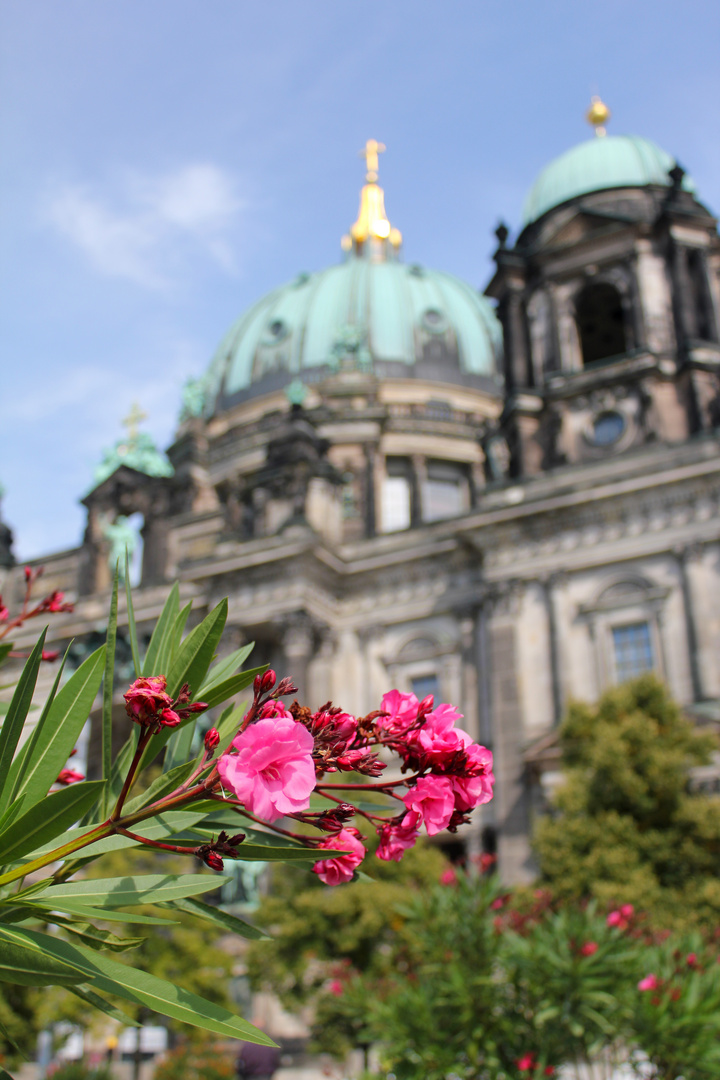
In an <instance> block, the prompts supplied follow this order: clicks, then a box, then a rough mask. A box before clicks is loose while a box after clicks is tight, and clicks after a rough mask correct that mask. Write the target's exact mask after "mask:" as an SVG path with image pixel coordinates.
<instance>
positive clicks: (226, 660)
mask: <svg viewBox="0 0 720 1080" xmlns="http://www.w3.org/2000/svg"><path fill="white" fill-rule="evenodd" d="M254 647H255V642H254V641H253V642H251V643H250V644H249V645H243V647H242V649H235V650H234V652H231V653H230V655H229V656H225V657H223V659H222V660H218V662H217V663H216V664H213V666H212V667H211V668H210V670H209V671H208V673H207V676H206V678H205V681H204V682H203V684H202V686H201V687H200V688H199V690H198V691H197V694H196V696H197V697H199V698H202V700H203V701H204V700H205V699H204V698H203V697H202V695H203V694H204V693H205V691H206V690H209V689H210V687H211V686H215V684H216V683H219V682H222V681H223V679H229V678H230V676H231V675H234V674H235V672H236V671H237V670H238V668H240V667H242V665H243V664H244V663H245V661H246V660H247V658H248V656H249V655H250V653H251V652H252V650H253V648H254Z"/></svg>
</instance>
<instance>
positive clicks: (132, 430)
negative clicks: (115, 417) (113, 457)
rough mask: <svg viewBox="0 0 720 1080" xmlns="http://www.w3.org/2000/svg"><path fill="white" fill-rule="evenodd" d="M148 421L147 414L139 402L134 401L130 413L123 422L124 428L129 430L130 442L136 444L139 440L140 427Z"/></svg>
mask: <svg viewBox="0 0 720 1080" xmlns="http://www.w3.org/2000/svg"><path fill="white" fill-rule="evenodd" d="M143 420H147V413H146V412H143V411H142V409H141V408H140V406H139V405H138V403H137V401H134V402H133V404H132V408H131V409H130V412H129V413H128V414H127V416H126V417H125V419H124V420H122V421H121V423H122V425H123V427H126V428H127V433H128V442H134V440H135V439H136V438H137V433H138V425H139V424H141V423H142V422H143Z"/></svg>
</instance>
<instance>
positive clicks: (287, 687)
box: [275, 676, 298, 697]
mask: <svg viewBox="0 0 720 1080" xmlns="http://www.w3.org/2000/svg"><path fill="white" fill-rule="evenodd" d="M297 689H298V688H297V686H296V685H295V683H294V682H293V681H292V679H290V678H288V677H287V676H286V677H285V678H284V679H281V680H280V682H279V683H278V685H277V689H276V690H275V697H285V695H286V694H297Z"/></svg>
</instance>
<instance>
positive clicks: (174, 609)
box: [143, 581, 180, 676]
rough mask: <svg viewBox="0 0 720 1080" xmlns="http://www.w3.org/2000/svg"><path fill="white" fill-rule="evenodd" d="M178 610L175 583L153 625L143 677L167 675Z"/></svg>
mask: <svg viewBox="0 0 720 1080" xmlns="http://www.w3.org/2000/svg"><path fill="white" fill-rule="evenodd" d="M179 610H180V588H179V586H178V583H177V581H176V582H175V584H174V585H173V587H172V589H171V590H170V592H169V593H168V598H167V600H166V601H165V605H164V607H163V609H162V611H161V613H160V618H159V619H158V621H157V623H156V624H155V629H154V630H153V633H152V637H151V638H150V644H149V645H148V649H147V652H146V653H145V659H144V660H143V675H145V676H152V675H167V669H168V665H169V661H170V654H171V652H172V644H173V628H174V626H175V622H176V620H177V617H178V611H179Z"/></svg>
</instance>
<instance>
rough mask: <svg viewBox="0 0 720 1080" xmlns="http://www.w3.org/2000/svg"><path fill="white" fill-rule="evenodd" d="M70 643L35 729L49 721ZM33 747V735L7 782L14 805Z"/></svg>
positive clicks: (16, 759)
mask: <svg viewBox="0 0 720 1080" xmlns="http://www.w3.org/2000/svg"><path fill="white" fill-rule="evenodd" d="M71 644H72V642H70V645H71ZM70 645H68V647H67V649H66V650H65V655H64V656H63V658H62V661H61V663H60V667H59V668H58V671H57V674H56V676H55V681H54V682H53V684H52V687H51V689H50V693H49V694H48V697H47V700H46V701H45V704H44V705H43V709H42V712H41V713H40V717H39V719H38V721H37V723H36V725H35V730H37V729H38V728H41V726H44V725H45V723H46V722H47V716H48V713H49V712H50V709H51V708H52V704H53V702H54V701H55V695H56V694H57V691H58V686H59V685H60V680H61V678H62V674H63V671H64V670H65V661H66V660H67V658H68V654H69V652H70ZM32 748H33V740H32V737H31V738H29V739H28V740H27V741H26V743H25V745H24V746H22V747H21V748H20V750H19V751H18V753H17V754H16V755H15V759H14V760H13V763H12V767H11V772H10V776H9V778H8V784H7V790H8V791H9V792H10V793H11V796H10V797H11V798H13V805H14V803H15V802H17V799H16V798H14V796H13V794H12V793H13V791H14V787H13V785H14V784H15V783H16V782H17V777H18V776H20V775H21V773H22V772H23V771H24V769H25V762H26V761H27V759H28V756H29V754H30V751H31V750H32Z"/></svg>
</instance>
